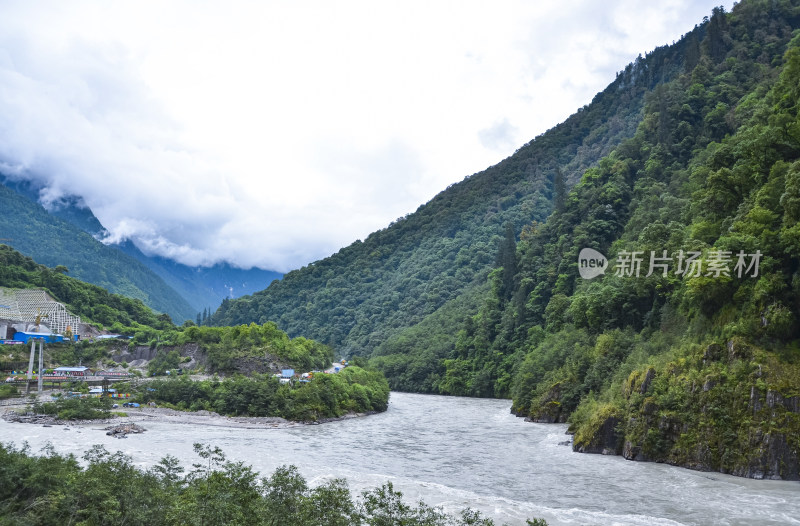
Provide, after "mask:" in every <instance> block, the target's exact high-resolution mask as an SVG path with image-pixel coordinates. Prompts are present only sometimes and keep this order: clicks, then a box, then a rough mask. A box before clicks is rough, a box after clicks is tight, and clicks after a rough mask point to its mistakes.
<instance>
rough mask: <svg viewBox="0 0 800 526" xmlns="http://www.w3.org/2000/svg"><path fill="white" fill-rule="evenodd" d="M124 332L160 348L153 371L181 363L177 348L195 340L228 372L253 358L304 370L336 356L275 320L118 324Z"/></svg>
mask: <svg viewBox="0 0 800 526" xmlns="http://www.w3.org/2000/svg"><path fill="white" fill-rule="evenodd" d="M118 328H119V329H120V331H121V332H122V334H130V335H132V337H133V338H132V340H131V342H130V344H129V345H130V346H132V347H135V346H137V345H149V346H151V347H153V346H155V347H156V348H157V349H158V354H157V355H156V357H155V359H154V360H152V361H151V366H152V370H151V371H150V372H151V373H156V374H163V372H164V371H165V370H168V369H174V368H176V367H178V365H179V363H177V362H179V356H178V354H179V353H178V352H177V349H178V348H183V347H185V346H186V345H188V344H196V346H197V348H198V349H199V350H200V351H201V352H202V353H203V355H204V360H205V364H206V367H207V369H208V370H209V371H211V372H221V373H229V372H235V371H237V370H238V364H239V363H240V362H242V361H243V360H244V361H248V360H250V361H252V360H253V359H256V360H259V361H261V362H271V361H274V362H277V363H280V364H283V365H288V366H290V367H294V368H296V369H298V370H302V371H311V370H314V369H327V368H328V367H330V364H331V362H332V361H333V358H334V353H333V349H332V348H331V347H329V346H327V345H323V344H321V343H318V342H315V341H313V340H309V339H307V338H304V337H302V336H298V337H297V338H289V336H288V335H287V334H286V333H285V332H283V331H281V330H280V329H278V327H277V325H275V324H274V323H272V322H268V323H265V324H263V325H256V324H255V323H251V324H250V325H236V326H233V327H198V326H196V325H194V324H193V323H188V324H185V325H184V326H182V327H172V328H170V329H168V330H156V329H152V328H149V327H139V328H127V327H118Z"/></svg>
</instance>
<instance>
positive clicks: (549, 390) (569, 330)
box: [213, 0, 800, 479]
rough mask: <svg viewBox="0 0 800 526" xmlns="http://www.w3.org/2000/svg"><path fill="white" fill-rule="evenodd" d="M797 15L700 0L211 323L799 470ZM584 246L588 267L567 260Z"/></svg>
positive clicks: (680, 447) (696, 454) (786, 472)
mask: <svg viewBox="0 0 800 526" xmlns="http://www.w3.org/2000/svg"><path fill="white" fill-rule="evenodd" d="M798 27H800V7H798V5H797V2H796V1H779V2H772V1H770V2H768V1H761V0H754V1H745V2H740V3H738V4H736V6H735V7H734V9H733V10H732V12H730V13H727V12H725V10H724V9H723V8H716V9H714V11H713V13H712V15H711V16H710V17H709V18H707V19H706V20H704V21H703V22H702V23H701V24H699V25H698V26H696V27H695V28H694V29H693V30H692V31H690V32H689V33H687V34H686V35H684V37H683V38H682V39H681V40H680V41H679V42H677V43H675V44H673V45H671V46H665V47H663V48H658V49H656V50H654V51H653V52H651V53H648V54H647V56H645V57H640V58H639V59H637V60H636V61H635V62H634V63H632V64H630V65H628V66H627V67H626V68H625V70H624V71H622V72H621V73H620V74H619V75H618V76H617V79H616V80H615V81H614V82H613V83H612V84H611V85H610V86H609V87H608V88H607V89H606V90H605V91H603V92H602V93H600V94H598V96H597V97H595V100H594V101H592V103H591V104H590V105H588V106H586V107H584V108H582V109H581V111H579V112H578V113H577V114H575V115H573V116H572V117H571V118H570V119H568V120H567V121H566V122H565V123H563V124H561V125H559V126H557V127H556V128H554V129H552V130H550V131H548V132H547V133H545V134H544V135H542V136H540V137H537V138H536V139H535V140H533V141H532V142H531V143H529V144H527V145H525V146H523V147H522V148H520V149H519V150H518V151H517V152H516V154H514V155H513V156H512V157H510V158H508V159H506V160H504V161H503V162H501V163H499V164H497V165H496V166H493V167H491V168H489V169H487V170H486V171H485V172H482V173H480V174H476V175H473V176H471V177H469V178H467V179H466V180H465V181H463V182H461V183H459V184H457V185H454V186H453V187H451V188H448V189H447V190H446V191H444V192H442V193H441V194H439V195H438V196H437V197H436V198H434V199H433V200H432V201H431V202H430V203H428V204H426V205H424V206H422V207H420V209H419V210H418V211H417V212H416V213H414V214H411V215H410V216H407V217H405V218H401V219H399V220H398V221H397V222H396V223H395V224H393V225H391V226H390V227H388V228H387V229H384V230H382V231H379V232H376V233H375V234H373V235H372V236H370V237H369V238H367V239H366V240H365V241H364V242H363V243H361V242H359V243H355V244H353V245H351V246H349V247H346V248H344V249H342V250H341V251H340V252H339V253H338V254H336V255H334V256H332V257H330V258H328V259H325V260H322V261H319V262H316V263H314V264H312V265H309V266H308V267H305V268H303V269H301V270H299V271H295V272H293V273H290V274H288V275H287V276H286V277H285V279H284V280H283V281H281V282H279V283H273V284H272V285H271V286H270V287H269V288H268V289H266V290H265V291H263V292H261V293H257V294H254V295H253V296H252V297H247V298H243V299H240V300H235V301H230V302H226V303H225V304H223V305H222V307H221V308H220V309H219V311H218V312H217V313H215V315H214V316H213V320H214V321H215V322H217V323H230V322H231V321H232V320H237V321H238V322H240V323H242V322H247V321H258V320H264V319H272V320H274V321H276V322H277V323H278V325H279V326H280V327H282V328H284V329H286V330H287V331H288V332H290V333H292V331H296V330H298V328H299V327H301V326H306V325H308V327H309V331H311V332H310V334H313V335H314V337H317V338H319V339H321V340H322V341H325V342H327V343H330V344H331V345H333V346H335V347H336V348H337V350H341V351H342V352H344V353H345V354H346V355H347V354H349V355H363V356H368V357H370V363H371V364H372V365H373V366H376V367H378V368H379V369H380V370H382V371H383V372H384V373H385V374H386V376H387V377H388V379H389V382H390V385H391V387H392V388H393V389H398V390H405V391H415V392H430V393H442V394H452V395H466V396H482V397H510V398H512V399H513V410H514V411H515V412H516V413H517V414H518V415H520V416H525V417H527V418H530V419H532V420H535V421H542V422H564V421H568V422H570V424H571V428H570V429H571V431H572V432H573V433H575V437H574V447H575V448H576V449H578V450H581V451H593V452H607V453H616V454H624V455H625V456H626V457H627V458H635V459H640V460H656V461H661V462H670V463H675V464H680V465H685V466H689V467H696V468H699V469H713V470H719V471H723V472H729V473H734V474H738V475H745V476H751V477H757V478H760V477H768V478H770V477H773V478H794V479H797V478H800V472H799V471H798V451H799V450H800V442H798V440H799V439H798V437H800V408H799V407H798V401H800V362H799V361H798V360H800V348H798V339H797V338H798V336H799V335H798V332H797V327H798V315H800V304H799V303H798V298H800V259H798V254H800V208H799V207H798V203H800V114H799V113H798V112H799V111H800V88H798V86H800V34H799V33H798ZM592 152H593V153H592ZM570 187H571V190H568V189H569V188H570ZM583 248H592V249H594V250H597V251H599V252H600V253H602V254H604V255H606V256H607V257H608V260H609V261H608V263H607V265H608V267H607V269H606V272H605V274H603V275H601V276H598V277H595V278H594V279H591V280H589V279H583V278H581V277H580V276H579V262H578V255H579V253H580V251H581V250H582V249H583Z"/></svg>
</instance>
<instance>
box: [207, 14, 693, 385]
mask: <svg viewBox="0 0 800 526" xmlns="http://www.w3.org/2000/svg"><path fill="white" fill-rule="evenodd" d="M704 32H705V27H699V28H698V29H697V30H696V31H695V33H696V38H702V37H703V35H704ZM688 44H690V41H688V40H687V41H681V42H680V43H678V44H676V45H674V46H671V47H664V48H659V49H657V50H655V51H654V52H653V53H651V54H649V55H648V56H647V57H646V58H642V59H639V60H637V61H636V62H635V63H634V64H630V65H629V66H628V67H627V68H625V70H624V71H623V72H621V73H620V74H619V75H618V77H617V79H616V80H615V81H614V82H612V83H611V85H609V87H608V88H607V89H606V90H604V91H603V92H602V93H599V94H598V95H597V96H596V97H595V99H594V101H593V102H592V103H591V104H590V105H588V106H585V107H584V108H581V109H580V110H579V111H578V112H577V113H576V114H574V115H573V116H571V117H570V118H569V119H567V120H566V121H565V122H564V123H562V124H560V125H558V126H556V127H555V128H553V129H551V130H549V131H548V132H546V133H545V134H543V135H541V136H539V137H537V138H536V139H535V140H534V141H531V142H530V143H529V144H526V145H524V146H523V147H521V148H520V149H519V150H518V151H517V152H516V153H515V154H514V155H513V156H511V157H509V158H508V159H505V160H504V161H502V162H500V163H498V164H497V165H495V166H492V167H490V168H488V169H486V170H485V171H483V172H481V173H478V174H475V175H472V176H470V177H467V178H465V180H463V181H461V182H460V183H457V184H454V185H452V186H451V187H449V188H447V189H446V190H445V191H443V192H441V193H439V194H438V195H437V196H436V197H434V198H433V199H432V200H431V201H430V202H428V203H426V204H425V205H423V206H421V207H420V208H419V209H418V210H417V211H416V212H414V213H412V214H409V215H407V216H406V217H403V218H400V219H398V220H397V221H396V222H394V223H392V224H391V225H390V226H389V227H387V228H385V229H383V230H380V231H378V232H375V233H373V234H371V235H370V236H369V237H368V238H367V239H365V240H364V241H363V242H362V241H356V242H355V243H353V244H352V245H350V246H348V247H345V248H343V249H342V250H340V251H339V252H338V253H337V254H334V255H333V256H331V257H328V258H325V259H323V260H321V261H317V262H315V263H312V264H310V265H308V266H307V267H304V268H302V269H299V270H296V271H293V272H290V273H288V274H287V275H285V276H284V278H283V279H282V280H281V281H280V282H275V283H273V284H272V285H270V287H268V288H267V289H266V290H265V291H262V292H259V293H255V294H253V295H252V296H250V297H244V298H241V299H238V300H234V301H227V302H225V303H223V305H222V306H221V308H220V309H219V311H218V312H217V313H215V315H214V316H213V318H212V321H213V323H215V324H217V325H230V324H237V323H249V322H257V323H263V322H265V321H268V320H272V321H275V322H277V323H278V325H279V326H280V327H281V328H282V329H284V330H286V331H287V332H289V333H290V334H292V335H296V334H301V333H302V334H306V335H308V336H309V337H312V338H314V339H316V340H319V341H323V342H325V343H328V344H330V345H333V346H334V347H336V348H337V349H338V350H339V351H340V352H342V353H343V354H345V355H352V354H360V355H368V354H370V353H372V352H373V351H375V352H377V353H393V352H396V351H399V352H402V353H405V352H407V351H408V349H407V343H409V342H411V341H412V340H413V343H410V345H412V346H420V345H421V346H422V347H424V348H425V352H427V353H429V354H430V355H431V358H432V359H434V360H438V358H441V357H442V356H441V355H442V353H446V352H448V351H449V350H450V349H452V347H453V344H454V342H455V333H456V332H457V330H458V328H459V327H460V326H461V323H462V322H463V318H464V317H465V316H466V314H467V313H468V312H470V311H472V310H473V309H474V308H475V307H476V306H477V304H476V303H474V301H472V300H473V299H474V298H475V297H476V295H475V290H476V287H480V286H483V284H484V283H485V279H486V275H487V273H488V271H489V270H490V269H491V267H492V266H493V264H494V261H495V257H496V254H497V250H498V244H499V241H500V240H501V239H502V235H503V225H504V224H505V223H506V222H510V223H511V224H513V225H514V227H515V229H516V230H519V229H521V228H522V226H523V225H525V224H528V223H530V222H531V221H532V220H544V218H545V217H547V215H549V214H550V211H551V209H552V205H551V199H552V197H553V193H554V191H556V193H558V192H557V189H558V188H561V189H563V188H565V187H566V186H568V185H569V184H570V183H574V182H575V181H577V180H578V179H579V178H580V176H581V175H582V174H583V172H584V171H585V170H586V169H587V168H589V167H590V166H593V165H594V164H595V163H596V162H597V160H598V159H599V158H601V157H602V156H604V155H607V154H608V153H609V152H610V151H611V150H612V148H614V147H615V146H617V145H618V144H619V143H620V142H621V141H622V140H624V139H626V138H629V137H631V136H632V135H633V133H634V131H635V129H636V127H637V125H638V124H639V122H640V120H641V109H642V103H643V98H644V95H645V93H647V92H649V91H650V90H652V89H653V87H655V86H656V85H658V84H659V83H661V82H663V81H666V80H669V79H672V78H675V77H676V76H678V75H679V74H680V73H681V72H682V71H683V62H684V55H686V54H687V53H688V52H689V50H688V49H687V45H688ZM444 306H447V308H446V312H443V313H442V312H439V311H440V309H442V308H443V307H444ZM437 313H438V314H437ZM433 315H437V316H438V317H439V318H440V319H442V320H445V319H446V320H447V323H436V324H433V323H428V324H427V326H428V327H429V328H431V329H433V330H434V331H437V333H436V335H435V336H436V337H435V338H433V340H435V341H436V342H438V343H437V344H436V345H435V348H434V347H430V346H429V343H430V341H431V339H427V340H421V341H417V339H416V338H413V337H405V336H404V337H402V338H401V336H403V335H402V333H403V332H404V331H405V330H406V329H410V328H414V327H416V326H418V325H419V324H420V323H423V322H424V321H425V320H427V319H429V317H430V316H433ZM428 335H429V336H431V334H430V333H428ZM397 338H401V339H400V340H399V341H398V340H397ZM427 383H428V384H430V381H429V382H427ZM418 389H422V390H424V389H425V388H424V387H420V388H418Z"/></svg>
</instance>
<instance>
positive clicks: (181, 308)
mask: <svg viewBox="0 0 800 526" xmlns="http://www.w3.org/2000/svg"><path fill="white" fill-rule="evenodd" d="M0 210H2V212H0V238H2V239H0V243H4V244H6V245H9V246H11V247H14V248H15V249H16V250H18V251H19V252H22V253H23V254H25V255H26V256H28V257H32V258H34V259H36V260H37V261H38V262H40V263H41V264H44V265H47V266H49V267H56V266H59V265H63V266H65V267H67V269H68V270H69V273H70V275H72V276H74V277H76V278H78V279H81V280H83V281H86V282H89V283H93V284H95V285H98V286H100V287H102V288H105V289H108V290H109V291H111V292H113V293H116V294H121V295H124V296H127V297H129V298H135V299H139V300H141V301H142V302H144V304H145V305H147V306H149V307H151V308H153V309H154V310H156V311H158V312H163V313H167V314H169V315H170V317H172V318H173V319H174V320H178V321H179V322H180V321H183V320H186V319H192V320H193V319H194V318H195V316H196V313H197V310H196V309H194V308H193V307H192V306H191V305H189V303H187V301H186V300H185V299H183V298H182V297H181V296H180V294H178V293H177V292H176V291H175V290H174V289H172V288H171V287H169V286H168V285H167V284H166V283H165V282H164V280H163V279H161V278H160V277H159V276H157V275H156V274H155V273H153V271H151V270H150V269H149V268H147V267H146V266H145V265H143V264H142V263H141V262H139V261H137V260H136V259H134V258H132V257H130V256H128V255H127V254H124V253H122V252H121V251H119V250H117V249H116V248H114V247H109V246H106V245H104V244H102V243H100V242H99V241H97V240H96V239H95V238H94V237H92V236H91V235H89V234H88V233H86V232H84V231H83V230H81V229H80V228H78V227H77V226H75V225H73V224H72V223H70V222H67V221H65V220H63V219H61V218H58V217H55V216H53V215H52V214H50V213H48V212H47V211H46V210H45V209H44V208H43V207H42V206H41V205H40V204H39V203H37V202H35V201H32V200H31V199H29V198H28V197H26V196H24V195H22V194H20V193H18V192H15V191H13V190H11V189H10V188H8V187H7V186H5V185H2V184H0Z"/></svg>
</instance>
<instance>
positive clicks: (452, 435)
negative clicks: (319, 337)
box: [0, 393, 800, 526]
mask: <svg viewBox="0 0 800 526" xmlns="http://www.w3.org/2000/svg"><path fill="white" fill-rule="evenodd" d="M509 407H510V402H509V401H507V400H478V399H472V398H456V397H444V396H430V395H414V394H406V393H392V395H391V400H390V404H389V410H388V411H387V412H385V413H382V414H379V415H373V416H369V417H365V418H355V419H350V420H344V421H339V422H332V423H328V424H323V425H316V426H293V427H284V428H275V429H235V428H229V427H218V426H201V425H195V424H167V423H144V424H143V425H145V427H146V428H147V432H146V433H143V434H141V435H131V436H129V437H128V438H127V439H125V440H118V439H114V438H111V437H108V436H106V435H105V433H104V432H102V431H100V430H99V428H100V426H83V427H74V426H73V427H70V428H68V429H65V428H64V427H47V428H46V427H41V426H33V425H30V424H10V423H8V422H5V421H0V441H2V442H5V443H7V442H15V443H16V444H17V445H20V444H21V443H22V441H27V442H28V443H29V444H30V446H31V447H32V449H33V450H34V451H38V450H39V449H40V448H41V447H42V446H43V445H44V444H46V443H47V442H48V441H49V442H51V443H52V444H53V445H54V446H55V448H56V450H58V451H60V452H62V453H74V454H76V456H79V457H80V456H81V454H82V453H83V452H84V451H85V450H86V449H88V448H89V447H90V446H91V445H92V444H105V446H106V448H107V449H109V450H112V451H116V450H119V451H123V452H125V453H126V454H128V455H130V456H131V457H132V458H133V460H134V462H136V463H137V464H138V465H141V466H143V467H145V466H150V465H152V464H154V463H155V462H157V461H158V460H159V459H160V458H162V457H163V456H164V455H166V454H171V455H174V456H176V457H178V458H179V459H181V460H182V461H183V464H184V466H185V467H190V466H191V463H192V462H194V461H196V460H197V459H196V457H195V456H194V453H193V451H192V444H193V443H194V442H203V443H208V444H213V445H216V446H219V447H221V448H222V449H223V450H224V451H225V453H226V454H227V456H228V459H229V460H242V461H245V462H246V463H248V464H250V465H252V466H253V467H254V468H255V469H256V470H258V471H260V472H261V473H262V474H269V473H271V472H272V471H273V470H274V469H275V468H276V467H278V466H280V465H283V464H294V465H295V466H297V467H298V468H299V470H300V472H301V473H302V474H303V475H304V476H305V477H306V478H307V479H308V480H309V482H310V483H311V484H312V485H314V484H317V483H319V482H321V481H323V480H325V479H326V478H329V477H344V478H346V479H347V480H348V482H349V484H350V488H351V490H353V493H355V494H357V493H360V491H362V490H364V489H367V488H372V487H376V486H379V485H381V484H382V483H384V482H385V481H387V480H388V481H391V482H392V483H393V484H394V486H395V489H399V490H400V491H402V492H403V494H404V495H405V496H406V497H407V498H408V499H409V500H410V501H412V502H416V501H418V500H420V499H421V500H424V501H425V502H427V503H428V504H431V505H437V506H442V507H444V508H445V509H446V510H448V511H453V512H456V511H458V510H461V509H463V508H465V507H472V508H474V509H478V510H480V511H481V512H483V513H484V514H485V515H488V516H490V517H493V518H494V519H496V522H498V524H501V523H503V522H505V523H508V524H512V525H518V524H520V525H521V524H525V518H526V517H543V518H545V519H547V521H548V522H549V523H550V524H551V525H558V524H573V525H574V524H580V525H584V524H604V525H609V524H641V525H648V526H650V525H663V524H669V525H675V524H697V525H709V524H721V525H737V524H757V525H769V524H798V525H800V482H784V481H764V480H750V479H743V478H738V477H731V476H727V475H722V474H719V473H700V472H696V471H690V470H687V469H681V468H676V467H672V466H666V465H663V464H652V463H642V462H630V461H627V460H624V459H623V458H621V457H610V456H602V455H586V454H580V453H573V452H572V448H571V447H568V446H565V445H559V442H564V441H565V440H568V439H569V437H568V436H566V435H565V434H564V433H565V431H566V426H565V425H560V424H531V423H526V422H524V421H523V420H522V419H519V418H516V417H514V416H513V415H511V414H510V413H509Z"/></svg>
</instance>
